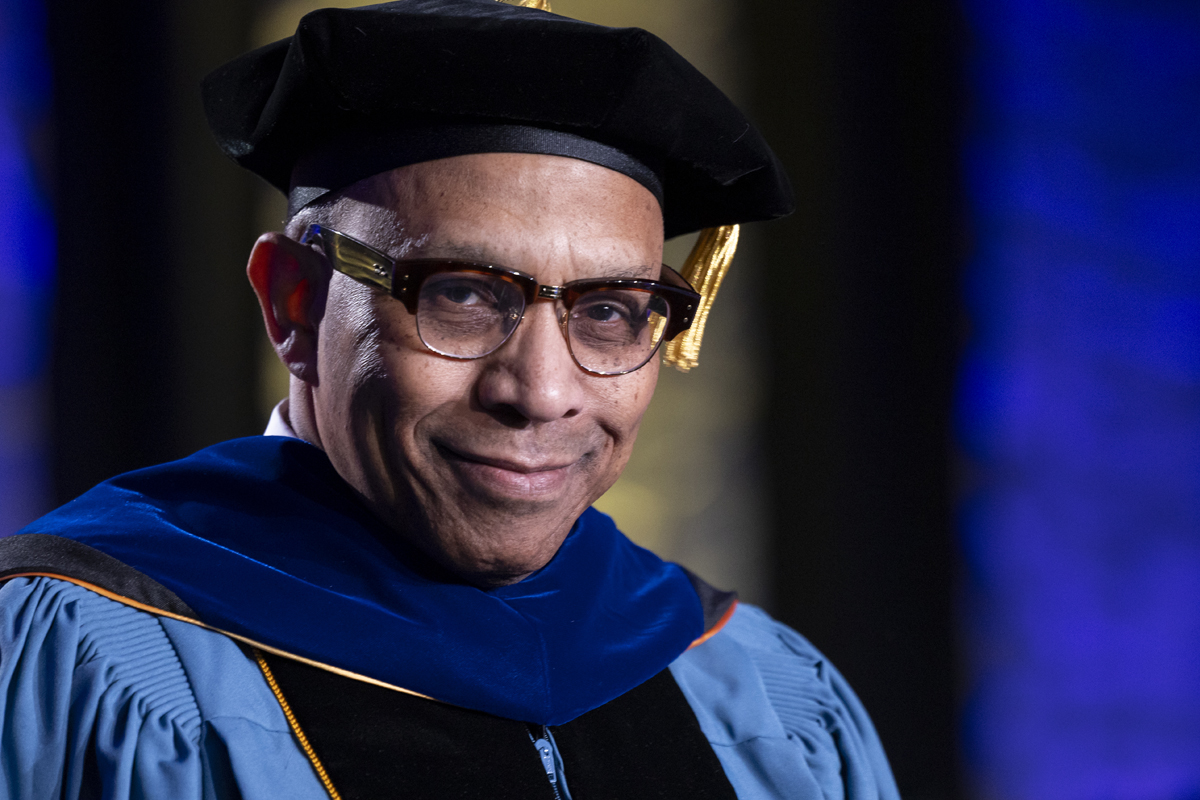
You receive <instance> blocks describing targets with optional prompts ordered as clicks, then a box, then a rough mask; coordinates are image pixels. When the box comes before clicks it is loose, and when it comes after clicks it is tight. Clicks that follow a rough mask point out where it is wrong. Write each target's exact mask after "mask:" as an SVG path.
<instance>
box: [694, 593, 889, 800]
mask: <svg viewBox="0 0 1200 800" xmlns="http://www.w3.org/2000/svg"><path fill="white" fill-rule="evenodd" d="M671 673H672V675H673V676H674V677H675V681H676V683H678V684H679V687H680V689H681V690H682V691H683V693H684V696H685V697H686V698H687V700H688V703H689V704H690V705H691V707H692V710H693V712H695V714H696V718H697V720H698V721H699V723H700V728H701V730H702V731H703V733H704V735H705V736H706V737H707V738H708V741H709V743H710V744H711V745H712V747H713V750H714V751H716V754H717V757H718V758H719V759H720V761H721V765H722V766H723V767H724V769H725V773H726V775H727V776H728V777H729V780H730V782H731V783H732V784H733V787H734V789H735V791H736V792H737V795H738V797H739V798H741V800H757V798H764V799H765V798H777V797H789V798H804V799H805V800H808V799H809V798H811V800H841V799H843V798H844V799H845V800H899V792H898V791H897V789H896V783H895V780H894V779H893V777H892V773H891V769H890V767H889V766H888V762H887V757H886V756H885V755H884V752H883V747H882V745H881V744H880V741H879V737H878V735H877V734H876V732H875V728H874V726H873V725H872V724H871V720H870V718H869V717H868V716H867V713H866V711H865V710H864V708H863V706H862V704H861V703H860V702H859V700H858V698H857V697H856V696H855V694H854V692H853V690H851V688H850V686H849V684H847V683H846V680H845V679H844V678H843V677H842V676H841V674H840V673H839V672H838V671H837V670H836V669H835V668H834V667H833V665H832V664H830V663H829V661H828V659H826V658H825V657H824V656H823V655H822V654H821V653H820V652H819V651H818V650H817V649H816V648H815V647H813V646H812V644H810V643H809V642H808V640H807V639H805V638H804V637H803V636H801V635H800V634H798V633H796V632H795V631H794V630H792V629H791V628H789V627H788V626H786V625H784V624H782V623H780V622H777V621H776V620H774V619H772V618H771V617H770V616H769V615H767V614H766V613H765V612H764V611H762V610H761V609H759V608H756V607H754V606H751V605H747V604H739V605H738V608H737V610H736V611H735V612H734V614H733V617H732V618H731V619H730V620H729V622H728V623H727V624H726V625H725V627H724V628H722V629H721V631H720V632H719V633H718V634H717V635H715V636H713V637H712V638H710V639H708V640H707V641H706V642H704V643H703V644H701V645H698V646H696V647H693V648H692V649H691V650H688V651H687V652H686V653H684V654H683V655H682V656H680V657H679V658H678V659H676V660H675V662H674V663H672V664H671Z"/></svg>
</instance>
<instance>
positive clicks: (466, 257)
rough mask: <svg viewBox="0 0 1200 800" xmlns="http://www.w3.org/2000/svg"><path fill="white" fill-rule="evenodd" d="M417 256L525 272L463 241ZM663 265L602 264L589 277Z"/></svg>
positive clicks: (640, 274) (642, 272)
mask: <svg viewBox="0 0 1200 800" xmlns="http://www.w3.org/2000/svg"><path fill="white" fill-rule="evenodd" d="M412 257H415V258H445V259H449V260H453V261H470V262H473V263H476V264H487V265H489V266H493V267H504V268H506V269H513V270H516V271H518V272H525V273H527V272H528V271H527V270H524V269H522V268H521V267H520V266H514V265H512V264H509V263H507V262H505V261H504V260H503V259H496V258H493V257H492V256H491V255H490V254H489V252H488V249H487V248H486V247H485V246H481V245H473V244H465V243H462V242H434V243H432V244H428V245H426V246H424V247H422V248H421V254H420V255H415V254H414V256H412ZM660 267H661V265H656V266H650V265H647V264H638V265H633V266H630V265H627V264H615V263H613V264H600V265H598V266H597V267H596V268H595V274H594V275H589V276H587V277H589V278H645V277H646V276H647V275H652V274H654V273H655V272H656V271H657V270H658V269H659V268H660Z"/></svg>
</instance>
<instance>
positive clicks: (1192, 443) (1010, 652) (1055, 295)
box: [957, 0, 1200, 800]
mask: <svg viewBox="0 0 1200 800" xmlns="http://www.w3.org/2000/svg"><path fill="white" fill-rule="evenodd" d="M966 8H967V13H968V19H969V22H970V27H971V32H972V37H971V42H972V46H973V48H974V49H973V51H972V52H971V61H970V79H971V88H972V97H973V106H972V113H973V116H972V118H971V120H970V136H969V139H968V144H967V150H966V169H967V174H968V183H969V192H970V195H971V202H972V228H973V239H974V245H975V252H974V255H973V263H972V265H971V268H970V270H969V272H968V275H967V282H966V302H967V306H968V309H969V312H970V315H971V319H972V340H971V343H970V350H969V352H968V354H967V356H966V358H965V361H964V364H963V367H962V370H961V374H960V383H959V395H958V410H957V415H958V418H957V425H958V432H959V442H960V445H961V447H962V448H963V450H964V452H965V455H966V461H967V465H968V470H967V475H968V479H967V483H968V488H967V490H966V493H965V496H964V501H963V504H962V507H961V522H962V526H961V527H962V530H963V534H962V535H963V548H964V552H965V556H966V564H967V581H966V596H965V613H964V631H965V635H966V637H967V642H968V657H969V659H970V661H971V669H972V671H973V682H972V684H971V686H970V690H969V693H968V697H967V705H966V718H965V735H966V751H967V758H968V768H969V771H970V774H971V775H972V780H973V783H974V789H975V793H976V795H977V796H981V797H989V798H997V800H1004V799H1007V798H1022V800H1025V799H1028V800H1041V799H1042V798H1045V799H1046V800H1050V799H1051V798H1053V799H1054V800H1073V799H1074V798H1078V799H1079V800H1083V798H1116V799H1119V798H1130V800H1133V798H1137V800H1154V799H1155V798H1163V799H1164V800H1165V799H1166V798H1195V797H1200V6H1197V5H1196V4H1195V3H1187V2H1175V1H1174V0H1145V1H1144V2H1140V3H1121V2H1107V1H1105V2H1101V0H1036V1H1035V0H1017V1H1016V2H1003V3H997V2H993V1H992V0H968V2H967V4H966Z"/></svg>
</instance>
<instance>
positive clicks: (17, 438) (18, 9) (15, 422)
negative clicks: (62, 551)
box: [0, 0, 54, 535]
mask: <svg viewBox="0 0 1200 800" xmlns="http://www.w3.org/2000/svg"><path fill="white" fill-rule="evenodd" d="M49 103H50V71H49V63H48V58H47V54H46V48H45V11H44V9H43V7H42V3H41V2H40V0H0V231H3V232H4V234H3V246H2V247H0V342H2V343H3V346H0V535H7V534H9V533H12V532H13V531H14V530H16V529H17V528H19V527H21V526H22V525H23V524H24V523H26V522H28V521H29V520H31V519H33V518H34V517H36V516H37V515H38V514H39V513H41V512H43V511H45V510H46V509H45V507H46V504H47V501H48V498H49V494H50V493H49V487H48V485H47V481H48V477H47V476H48V460H47V445H46V438H47V437H46V435H45V434H46V409H47V406H48V402H47V400H48V396H47V386H46V383H47V381H46V379H47V367H48V359H49V342H50V325H49V321H50V312H51V303H52V300H53V291H54V222H53V217H52V213H51V210H50V208H49V204H48V201H47V198H46V193H45V187H44V185H42V182H43V181H44V180H45V178H46V177H47V176H48V170H46V169H42V170H40V171H39V170H38V169H37V167H35V164H38V163H39V162H40V163H41V165H42V166H43V167H44V166H46V165H45V161H46V160H47V159H48V158H49V156H50V150H51V142H50V131H49V121H50V109H49Z"/></svg>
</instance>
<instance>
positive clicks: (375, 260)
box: [300, 225, 395, 294]
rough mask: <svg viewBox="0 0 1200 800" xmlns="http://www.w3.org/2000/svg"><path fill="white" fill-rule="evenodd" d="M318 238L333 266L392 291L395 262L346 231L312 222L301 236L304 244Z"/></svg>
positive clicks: (364, 281)
mask: <svg viewBox="0 0 1200 800" xmlns="http://www.w3.org/2000/svg"><path fill="white" fill-rule="evenodd" d="M314 239H317V240H319V241H320V242H321V245H322V246H323V247H324V248H325V255H326V257H327V258H328V259H329V263H330V264H332V265H333V268H334V269H336V270H337V271H338V272H341V273H342V274H343V275H346V276H347V277H349V278H353V279H355V280H357V281H361V282H363V283H368V284H370V285H372V286H378V287H379V288H380V289H383V290H384V291H385V292H387V293H388V294H391V293H392V270H393V269H394V268H395V262H394V261H392V260H391V259H390V258H388V257H387V256H385V255H384V254H383V253H381V252H379V251H378V250H376V249H375V248H373V247H370V246H369V245H365V244H363V243H362V242H360V241H358V240H357V239H353V238H351V237H349V236H347V235H346V234H344V233H338V232H337V231H331V230H329V229H327V228H322V227H321V226H320V225H309V226H308V228H307V229H306V230H305V231H304V236H303V237H301V239H300V243H301V244H308V243H309V242H311V241H312V240H314Z"/></svg>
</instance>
